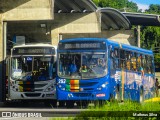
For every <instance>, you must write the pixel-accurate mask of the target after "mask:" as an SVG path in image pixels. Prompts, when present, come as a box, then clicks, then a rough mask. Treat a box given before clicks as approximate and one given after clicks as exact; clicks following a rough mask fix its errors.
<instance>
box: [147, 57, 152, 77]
mask: <svg viewBox="0 0 160 120" xmlns="http://www.w3.org/2000/svg"><path fill="white" fill-rule="evenodd" d="M147 69H148V73H149V74H151V73H152V57H151V56H148V61H147Z"/></svg>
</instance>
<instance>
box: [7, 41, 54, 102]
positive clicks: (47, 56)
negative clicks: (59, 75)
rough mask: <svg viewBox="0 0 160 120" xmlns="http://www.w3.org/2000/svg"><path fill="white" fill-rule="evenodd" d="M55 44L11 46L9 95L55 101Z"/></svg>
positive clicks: (18, 97) (25, 98) (28, 99)
mask: <svg viewBox="0 0 160 120" xmlns="http://www.w3.org/2000/svg"><path fill="white" fill-rule="evenodd" d="M55 69H56V47H53V46H51V45H46V44H44V45H22V46H15V47H13V49H12V53H11V60H10V76H9V79H8V80H9V82H8V99H9V100H21V101H34V100H35V101H44V102H45V103H49V102H52V103H53V102H55V104H56V87H55V76H56V71H55Z"/></svg>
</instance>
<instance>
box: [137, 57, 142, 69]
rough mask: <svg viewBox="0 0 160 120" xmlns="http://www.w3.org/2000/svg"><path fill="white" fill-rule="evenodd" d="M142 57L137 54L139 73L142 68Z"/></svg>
mask: <svg viewBox="0 0 160 120" xmlns="http://www.w3.org/2000/svg"><path fill="white" fill-rule="evenodd" d="M141 56H142V55H140V54H137V69H138V72H140V67H141V64H142V63H141V62H142V57H141Z"/></svg>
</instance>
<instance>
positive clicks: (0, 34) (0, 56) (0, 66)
mask: <svg viewBox="0 0 160 120" xmlns="http://www.w3.org/2000/svg"><path fill="white" fill-rule="evenodd" d="M3 74H4V73H3V21H2V14H0V102H2V101H3V100H4V96H3V92H2V91H4V83H3V77H4V76H3Z"/></svg>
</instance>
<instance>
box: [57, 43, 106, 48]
mask: <svg viewBox="0 0 160 120" xmlns="http://www.w3.org/2000/svg"><path fill="white" fill-rule="evenodd" d="M105 48H106V47H105V44H104V43H103V42H85V43H84V42H82V43H80V42H78V43H72V42H71V43H60V44H59V49H65V50H73V49H101V50H102V49H105Z"/></svg>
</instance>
